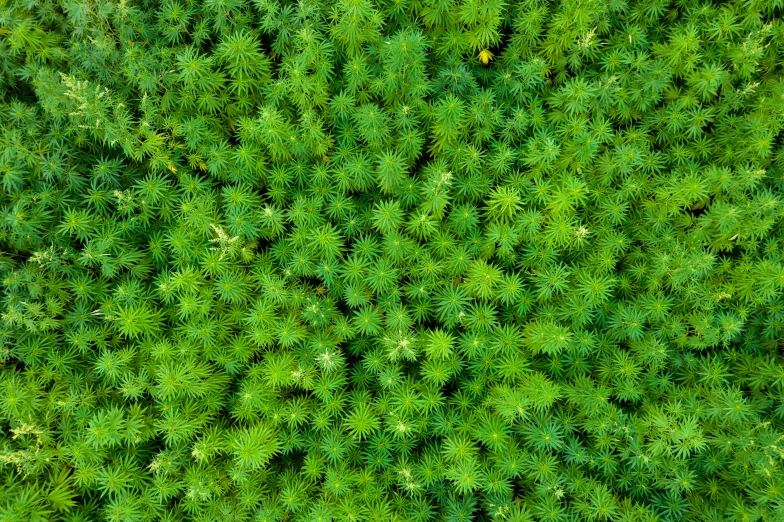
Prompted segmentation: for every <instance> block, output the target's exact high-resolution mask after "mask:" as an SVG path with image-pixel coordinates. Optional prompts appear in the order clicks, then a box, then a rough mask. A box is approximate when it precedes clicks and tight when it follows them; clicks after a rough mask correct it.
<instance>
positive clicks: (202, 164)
mask: <svg viewBox="0 0 784 522" xmlns="http://www.w3.org/2000/svg"><path fill="white" fill-rule="evenodd" d="M199 168H200V169H201V170H207V164H206V163H204V162H203V161H200V162H199Z"/></svg>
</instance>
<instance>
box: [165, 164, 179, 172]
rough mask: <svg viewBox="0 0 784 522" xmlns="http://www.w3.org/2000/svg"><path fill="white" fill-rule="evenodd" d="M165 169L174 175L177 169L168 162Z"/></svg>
mask: <svg viewBox="0 0 784 522" xmlns="http://www.w3.org/2000/svg"><path fill="white" fill-rule="evenodd" d="M166 168H167V169H169V170H170V171H172V172H173V173H174V174H177V167H175V166H174V164H173V163H172V162H171V161H170V162H169V165H168V166H167V167H166Z"/></svg>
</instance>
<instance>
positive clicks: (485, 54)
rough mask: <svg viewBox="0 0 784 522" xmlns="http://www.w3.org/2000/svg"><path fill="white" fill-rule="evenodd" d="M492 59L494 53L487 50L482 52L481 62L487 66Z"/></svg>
mask: <svg viewBox="0 0 784 522" xmlns="http://www.w3.org/2000/svg"><path fill="white" fill-rule="evenodd" d="M492 59H493V53H491V52H490V51H488V50H487V49H482V51H481V52H480V53H479V61H481V62H482V63H483V64H485V65H487V64H488V63H489V62H490V60H492Z"/></svg>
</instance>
